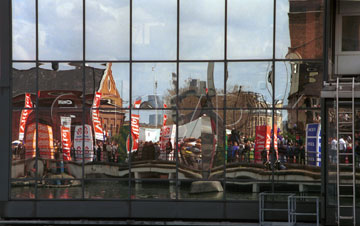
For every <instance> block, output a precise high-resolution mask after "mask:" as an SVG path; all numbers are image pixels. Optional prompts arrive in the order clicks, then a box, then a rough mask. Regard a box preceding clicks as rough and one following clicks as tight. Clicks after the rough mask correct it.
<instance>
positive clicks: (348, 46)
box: [341, 16, 360, 51]
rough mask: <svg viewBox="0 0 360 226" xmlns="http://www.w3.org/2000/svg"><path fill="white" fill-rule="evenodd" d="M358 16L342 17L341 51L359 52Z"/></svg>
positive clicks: (359, 22) (359, 24) (359, 18)
mask: <svg viewBox="0 0 360 226" xmlns="http://www.w3.org/2000/svg"><path fill="white" fill-rule="evenodd" d="M359 28H360V16H343V17H342V38H341V40H342V47H341V50H342V51H360V37H359V31H360V30H359Z"/></svg>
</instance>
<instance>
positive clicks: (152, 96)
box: [132, 63, 177, 108]
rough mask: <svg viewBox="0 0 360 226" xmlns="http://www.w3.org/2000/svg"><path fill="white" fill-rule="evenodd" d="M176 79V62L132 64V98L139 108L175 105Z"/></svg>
mask: <svg viewBox="0 0 360 226" xmlns="http://www.w3.org/2000/svg"><path fill="white" fill-rule="evenodd" d="M176 79H177V78H176V64H170V63H169V64H156V63H155V64H150V63H147V64H133V74H132V92H133V93H132V99H133V100H139V99H141V105H140V108H164V107H175V106H172V105H173V104H175V100H176ZM144 84H147V85H144ZM164 104H166V106H164Z"/></svg>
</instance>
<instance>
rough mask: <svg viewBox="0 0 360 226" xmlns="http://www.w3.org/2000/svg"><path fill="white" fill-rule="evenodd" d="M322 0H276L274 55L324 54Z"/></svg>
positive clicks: (312, 56)
mask: <svg viewBox="0 0 360 226" xmlns="http://www.w3.org/2000/svg"><path fill="white" fill-rule="evenodd" d="M323 10H324V3H323V0H317V1H288V0H278V1H276V49H275V52H276V58H278V59H284V58H286V59H320V58H322V57H323V33H324V32H323V30H324V27H323V26H324V25H323V18H324V14H323Z"/></svg>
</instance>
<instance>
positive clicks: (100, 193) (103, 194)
mask: <svg viewBox="0 0 360 226" xmlns="http://www.w3.org/2000/svg"><path fill="white" fill-rule="evenodd" d="M129 188H130V187H129V182H128V181H127V180H124V181H123V180H121V181H117V180H88V181H85V199H129Z"/></svg>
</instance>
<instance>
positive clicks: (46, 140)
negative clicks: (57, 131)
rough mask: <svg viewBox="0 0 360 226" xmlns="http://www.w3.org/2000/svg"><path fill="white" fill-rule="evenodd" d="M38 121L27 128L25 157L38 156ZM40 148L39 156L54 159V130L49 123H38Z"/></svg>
mask: <svg viewBox="0 0 360 226" xmlns="http://www.w3.org/2000/svg"><path fill="white" fill-rule="evenodd" d="M36 132H37V131H36V123H32V124H30V125H29V126H28V128H27V130H26V140H25V149H26V152H25V158H26V159H29V158H34V157H35V156H36ZM37 147H38V149H39V157H40V158H43V159H54V138H53V130H52V127H51V126H49V125H45V124H42V123H39V124H38V146H37Z"/></svg>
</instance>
